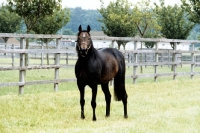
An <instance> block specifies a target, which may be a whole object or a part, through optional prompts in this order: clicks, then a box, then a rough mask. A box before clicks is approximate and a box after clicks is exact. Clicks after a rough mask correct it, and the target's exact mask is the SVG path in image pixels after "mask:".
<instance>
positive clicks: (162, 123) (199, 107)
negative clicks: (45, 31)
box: [0, 77, 200, 133]
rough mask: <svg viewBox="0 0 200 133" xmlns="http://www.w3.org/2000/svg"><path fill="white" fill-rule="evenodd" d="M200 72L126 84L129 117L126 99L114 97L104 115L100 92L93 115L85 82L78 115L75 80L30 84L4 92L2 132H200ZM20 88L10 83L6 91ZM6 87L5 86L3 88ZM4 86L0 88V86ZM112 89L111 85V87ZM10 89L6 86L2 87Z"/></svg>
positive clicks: (102, 98) (0, 126) (2, 97)
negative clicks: (82, 114)
mask: <svg viewBox="0 0 200 133" xmlns="http://www.w3.org/2000/svg"><path fill="white" fill-rule="evenodd" d="M199 83H200V78H199V77H196V78H195V79H193V80H190V79H189V78H178V79H177V80H175V81H174V80H169V79H167V78H165V79H162V80H160V82H157V83H154V82H151V81H150V82H148V81H145V82H139V83H138V84H135V85H134V84H131V83H127V84H126V89H127V93H128V96H129V97H128V115H129V118H128V119H124V118H123V106H122V102H116V101H114V100H113V98H112V102H111V116H110V117H109V118H105V100H104V95H103V93H102V91H101V89H99V90H98V94H97V109H96V112H97V121H96V122H93V121H92V108H91V106H90V101H91V89H89V88H86V94H85V100H86V105H85V115H86V119H85V120H82V119H80V105H79V91H78V89H77V87H76V84H75V83H63V84H60V86H59V88H60V89H59V92H56V93H55V92H53V89H50V88H49V85H40V86H31V88H32V90H33V89H34V90H41V89H44V90H45V91H46V92H44V91H42V92H41V91H33V92H32V91H31V88H27V89H26V90H27V93H25V94H24V95H23V96H18V95H17V93H4V95H3V94H1V96H0V101H1V102H0V112H1V113H0V132H2V133H14V132H15V133H20V132H21V133H22V132H23V133H35V132H38V133H68V132H69V133H72V132H73V133H74V132H75V133H76V132H77V133H78V132H81V133H88V132H97V133H102V132H108V133H121V132H123V133H126V132H127V133H147V132H151V133H160V132H162V133H199V132H200V126H199V125H200V87H199ZM14 89H16V88H12V87H10V88H7V91H11V92H12V90H14ZM2 90H3V89H2ZM2 90H1V89H0V93H1V92H2ZM110 90H111V92H112V93H113V88H112V87H111V88H110ZM4 91H6V90H4Z"/></svg>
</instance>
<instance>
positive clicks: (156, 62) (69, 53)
mask: <svg viewBox="0 0 200 133" xmlns="http://www.w3.org/2000/svg"><path fill="white" fill-rule="evenodd" d="M0 37H15V38H18V39H19V41H20V45H15V44H12V45H7V46H6V49H5V46H4V45H1V46H0V71H2V72H5V71H19V77H18V78H19V80H18V81H15V82H14V81H10V82H5V81H2V82H0V87H4V86H19V94H23V93H24V86H25V85H36V84H54V90H55V91H57V90H58V84H59V83H61V82H75V81H76V79H75V76H74V65H75V62H76V59H77V55H76V51H75V47H74V46H70V47H61V45H60V44H61V40H62V39H71V40H76V36H66V35H35V34H3V33H2V34H0ZM26 38H36V39H39V38H51V39H54V40H55V42H56V44H55V45H54V46H51V47H50V48H47V47H45V46H41V45H37V46H30V47H29V49H25V39H26ZM92 39H93V40H103V41H105V40H110V41H112V42H113V41H115V40H124V41H133V42H134V44H133V45H134V50H121V52H122V53H123V54H124V57H125V59H126V66H127V68H133V69H131V70H130V69H129V70H128V72H127V73H126V78H131V79H133V83H136V81H137V79H138V78H146V77H152V78H154V81H155V82H156V81H157V79H158V77H161V76H172V77H173V79H176V77H177V76H178V75H190V77H191V78H193V77H194V75H199V74H200V72H198V68H197V67H198V66H199V65H200V51H198V50H195V49H194V44H195V43H200V41H197V40H190V41H189V40H172V39H150V38H146V39H145V38H126V37H97V36H93V37H92ZM140 42H155V43H156V44H155V48H154V49H140V48H139V46H140V44H139V43H140ZM159 42H174V43H175V45H174V50H160V49H158V47H159ZM180 42H182V43H187V45H191V49H190V50H187V51H186V50H177V45H178V43H180ZM111 46H112V45H111ZM25 54H28V56H29V61H30V63H29V65H28V66H25ZM46 54H49V59H50V63H49V64H48V63H45V61H46V60H47V58H46V56H45V55H46ZM32 60H34V61H32ZM31 61H32V62H31ZM182 65H188V66H189V67H190V71H187V72H185V71H177V66H180V67H182ZM141 66H145V67H147V66H151V67H152V68H153V72H151V73H145V74H144V73H139V71H138V69H139V68H140V67H141ZM159 66H160V67H162V66H167V67H169V68H170V69H171V68H173V69H172V71H169V72H167V73H166V72H162V71H161V72H159V71H158V70H159V69H160V67H159ZM196 68H197V69H196ZM44 69H45V70H46V69H48V70H49V69H53V70H54V72H53V73H54V77H52V78H51V79H48V80H31V81H26V72H27V71H29V70H44ZM60 69H66V70H67V71H68V70H69V71H73V74H71V75H73V76H69V75H70V74H66V77H67V78H60V75H61V74H62V72H60ZM195 70H196V71H195ZM46 74H47V75H48V73H46ZM0 78H3V77H2V76H1V75H0Z"/></svg>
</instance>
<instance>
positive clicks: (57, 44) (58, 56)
mask: <svg viewBox="0 0 200 133" xmlns="http://www.w3.org/2000/svg"><path fill="white" fill-rule="evenodd" d="M60 40H61V39H60V38H59V39H56V49H60ZM59 64H60V53H56V54H55V65H59ZM54 79H55V80H57V82H56V83H54V91H55V92H57V91H58V79H59V68H55V76H54Z"/></svg>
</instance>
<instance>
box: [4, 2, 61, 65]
mask: <svg viewBox="0 0 200 133" xmlns="http://www.w3.org/2000/svg"><path fill="white" fill-rule="evenodd" d="M7 2H8V7H9V10H10V11H11V12H14V13H17V14H18V15H19V16H21V17H22V19H23V20H24V22H25V24H26V28H27V31H26V33H27V34H29V33H30V31H31V30H32V28H33V27H34V26H35V25H36V24H37V23H38V21H39V20H40V19H42V18H45V17H46V16H48V15H52V14H53V12H54V10H55V9H57V10H59V9H61V0H29V1H27V0H7ZM28 48H29V42H28V39H26V49H28ZM25 65H26V66H27V65H28V55H27V54H26V56H25Z"/></svg>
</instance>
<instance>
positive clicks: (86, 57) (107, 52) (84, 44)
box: [75, 25, 128, 121]
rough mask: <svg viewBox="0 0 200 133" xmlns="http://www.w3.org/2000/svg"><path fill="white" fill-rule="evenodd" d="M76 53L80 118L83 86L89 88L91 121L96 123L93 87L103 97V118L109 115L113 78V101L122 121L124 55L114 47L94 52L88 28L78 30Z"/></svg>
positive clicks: (124, 101) (125, 111) (125, 112)
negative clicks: (102, 93)
mask: <svg viewBox="0 0 200 133" xmlns="http://www.w3.org/2000/svg"><path fill="white" fill-rule="evenodd" d="M78 30H79V32H78V34H77V41H76V42H77V43H76V51H77V55H78V59H77V62H76V65H75V75H76V78H77V86H78V88H79V91H80V106H81V118H82V119H84V118H85V115H84V105H85V99H84V94H85V86H86V85H88V86H89V87H90V88H91V89H92V100H91V106H92V109H93V119H92V120H93V121H96V114H95V108H96V95H97V86H98V85H99V84H100V85H101V88H102V91H103V92H104V95H105V101H106V117H109V116H110V103H111V94H110V91H109V81H110V80H112V79H113V78H114V95H115V100H117V101H122V103H123V106H124V118H128V115H127V98H128V95H127V93H126V89H125V68H126V67H125V61H124V56H123V55H122V53H121V52H120V51H118V50H117V49H115V48H101V49H98V50H97V49H95V48H94V46H93V42H92V39H91V36H90V30H91V29H90V26H89V25H88V26H87V30H83V29H82V27H81V25H80V26H79V28H78Z"/></svg>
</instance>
